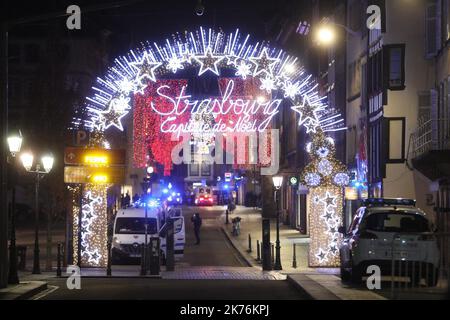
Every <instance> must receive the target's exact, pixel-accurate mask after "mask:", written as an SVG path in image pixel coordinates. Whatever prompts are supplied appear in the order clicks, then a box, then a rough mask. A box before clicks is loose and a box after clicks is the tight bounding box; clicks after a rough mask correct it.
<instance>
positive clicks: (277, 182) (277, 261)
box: [272, 176, 283, 270]
mask: <svg viewBox="0 0 450 320" xmlns="http://www.w3.org/2000/svg"><path fill="white" fill-rule="evenodd" d="M272 180H273V186H274V187H275V194H274V198H275V202H276V204H277V241H276V244H275V265H274V266H273V269H274V270H283V268H282V267H281V257H280V249H281V247H280V202H279V201H278V190H280V189H281V186H282V185H283V177H282V176H275V177H273V178H272Z"/></svg>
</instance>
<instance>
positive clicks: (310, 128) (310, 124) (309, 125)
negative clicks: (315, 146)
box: [305, 120, 319, 133]
mask: <svg viewBox="0 0 450 320" xmlns="http://www.w3.org/2000/svg"><path fill="white" fill-rule="evenodd" d="M318 127H319V123H318V122H315V121H313V120H308V121H307V122H306V123H305V128H306V133H310V132H314V133H316V132H317V128H318Z"/></svg>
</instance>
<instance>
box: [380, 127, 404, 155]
mask: <svg viewBox="0 0 450 320" xmlns="http://www.w3.org/2000/svg"><path fill="white" fill-rule="evenodd" d="M384 120H385V127H384V129H385V132H386V137H387V138H388V139H389V140H388V145H387V146H386V152H387V157H386V159H387V162H388V163H403V162H405V123H406V120H405V118H385V119H384Z"/></svg>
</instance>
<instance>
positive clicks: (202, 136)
mask: <svg viewBox="0 0 450 320" xmlns="http://www.w3.org/2000/svg"><path fill="white" fill-rule="evenodd" d="M186 69H195V70H197V75H198V77H202V76H204V75H206V74H210V75H215V76H217V77H219V76H220V74H221V71H222V70H224V69H228V70H232V72H233V75H234V78H233V79H227V80H226V81H225V83H224V84H223V86H222V90H221V95H222V96H221V97H218V98H217V97H216V98H215V99H212V98H211V99H204V100H201V101H199V100H195V98H192V96H190V95H188V94H186V92H183V90H184V89H183V88H185V87H186V86H187V84H186V83H185V82H183V80H173V79H174V76H176V75H178V74H179V72H180V71H182V70H186ZM167 78H170V79H171V80H168V79H167ZM161 81H163V82H161ZM171 81H172V82H171ZM248 81H251V83H252V84H253V85H254V86H256V89H257V90H258V91H259V94H258V96H256V95H252V96H251V97H247V98H246V99H245V98H242V97H239V99H236V100H232V99H230V97H233V94H235V91H236V88H237V87H238V86H239V85H242V83H246V82H248ZM92 89H93V94H92V95H91V96H89V97H87V99H86V103H85V111H86V114H87V118H86V119H74V125H75V126H80V125H83V126H84V127H87V128H89V129H90V130H92V131H96V132H104V131H105V130H107V129H110V128H116V129H118V130H123V129H124V128H123V124H122V120H123V118H124V117H125V116H127V115H128V114H129V113H130V112H131V110H133V109H135V110H134V112H136V108H137V107H138V106H139V104H142V105H145V108H143V109H140V110H139V113H145V116H143V117H144V118H145V119H146V121H147V123H146V124H145V125H144V123H140V122H139V121H142V119H143V118H142V117H141V118H138V120H136V118H135V122H136V121H138V122H139V123H137V124H136V123H135V128H136V126H137V127H155V128H158V126H159V131H155V132H154V134H153V135H152V137H151V139H150V140H151V141H146V143H147V145H148V146H149V147H150V148H151V154H152V156H153V157H154V159H153V160H155V161H156V162H160V163H162V164H164V166H166V169H167V170H166V173H167V172H170V163H168V162H169V159H168V157H170V151H171V149H172V147H173V146H174V144H176V142H173V141H170V135H169V134H173V133H174V132H175V131H176V132H178V134H179V133H180V131H181V130H184V133H186V132H188V133H190V134H191V135H192V137H193V140H194V141H195V143H197V144H202V143H203V144H206V145H209V144H211V143H212V138H213V136H214V135H215V134H216V133H218V132H219V133H225V132H227V131H234V132H243V133H245V132H248V131H255V132H258V131H264V130H266V129H268V128H269V126H270V123H271V121H270V120H271V119H272V118H273V117H274V116H275V115H276V114H278V113H279V111H280V110H279V109H280V107H281V103H280V102H281V101H284V100H289V101H290V102H291V105H292V107H291V109H292V111H293V112H294V114H298V115H299V125H301V126H303V127H304V128H305V129H306V132H307V134H309V135H311V137H312V138H313V141H315V140H317V139H322V140H323V139H326V136H325V135H326V133H327V132H332V131H339V130H345V128H344V121H343V119H342V118H341V116H340V114H338V113H337V112H336V111H335V110H334V109H332V108H329V107H328V106H327V105H326V101H325V100H326V97H321V96H320V95H319V93H318V85H317V83H316V82H315V81H314V80H313V78H312V76H311V75H310V74H308V73H307V72H306V70H305V68H304V67H303V66H302V65H301V63H300V61H299V59H298V58H296V57H293V56H291V55H289V54H287V53H286V52H284V51H283V50H280V49H277V48H272V47H271V46H270V45H269V44H268V43H266V42H251V41H250V36H248V35H247V36H243V35H242V34H241V33H240V32H239V30H238V29H237V30H235V31H234V32H231V33H225V32H223V31H218V32H216V31H214V30H212V29H204V28H202V27H200V28H199V29H198V30H196V31H195V32H184V33H176V34H174V35H172V37H171V38H170V39H167V40H166V41H164V42H163V43H161V44H157V43H150V42H143V43H141V46H140V47H139V48H136V49H134V50H131V51H129V52H128V53H127V54H126V55H124V56H121V57H118V58H116V59H115V60H114V63H113V65H112V66H111V67H110V68H109V69H108V70H107V72H106V75H105V76H103V77H102V78H97V81H96V84H95V86H94V87H92ZM149 92H151V93H152V94H151V96H152V97H151V98H149ZM227 92H230V96H228V97H227ZM155 93H156V96H158V97H156V98H155V97H154V96H155ZM261 96H263V97H266V98H265V99H260V97H261ZM176 97H177V98H178V99H175V98H176ZM225 98H228V100H227V101H224V100H225ZM158 99H160V100H161V99H163V100H164V99H165V104H164V103H158ZM172 100H173V102H171V103H172V104H173V105H171V103H168V101H169V102H170V101H172ZM237 101H240V102H239V103H241V104H243V105H244V106H248V109H245V107H242V110H247V111H248V112H250V111H249V110H259V111H261V114H262V115H261V117H260V118H259V119H257V120H256V125H254V126H250V125H247V126H246V125H243V126H240V127H237V126H233V125H232V124H234V123H235V122H236V121H231V118H230V116H234V117H238V118H239V117H244V118H245V116H246V115H248V114H246V113H245V112H244V111H242V115H239V114H238V112H237V111H236V105H237ZM160 102H161V101H160ZM225 103H228V108H227V107H224V105H225ZM233 103H234V108H232V107H230V106H229V105H230V104H233ZM133 105H134V108H133V107H132V106H133ZM230 110H232V111H230ZM139 119H140V120H139ZM149 119H150V123H149V122H148V120H149ZM245 119H247V118H245ZM233 120H236V119H233ZM247 120H248V119H247ZM238 121H239V120H238ZM221 122H222V123H224V126H217V123H221ZM231 123H232V124H231ZM314 139H315V140H314ZM330 150H331V149H330ZM330 150H328V153H327V155H326V156H325V157H323V159H321V160H320V161H319V162H317V161H315V160H314V157H316V156H314V157H313V163H314V164H313V168H311V165H310V166H309V167H308V168H307V170H306V173H305V175H304V176H303V181H304V183H305V184H306V185H308V186H309V187H310V188H311V190H316V191H318V190H317V189H314V188H320V187H322V189H320V190H321V191H320V192H325V193H324V194H319V195H318V197H319V198H320V199H319V200H318V202H317V203H313V204H312V205H311V208H312V211H311V212H310V214H312V215H317V214H322V213H323V212H325V214H326V213H330V212H331V211H332V210H331V209H332V208H334V205H337V206H342V200H340V202H339V201H338V202H336V201H333V202H332V203H331V204H328V202H326V203H327V205H326V206H325V209H323V206H322V207H321V203H322V202H323V201H322V199H324V198H327V199H328V200H326V201H329V199H330V197H329V196H336V197H341V195H340V194H337V195H336V192H338V191H339V190H341V189H342V186H344V185H345V183H344V182H346V181H348V175H347V173H346V170H345V168H344V167H343V166H342V165H341V164H340V163H338V162H337V161H336V160H335V159H334V155H333V152H330ZM317 152H324V153H325V152H327V151H326V150H325V147H323V148H322V149H320V150H317ZM316 158H317V157H316ZM316 160H317V159H316ZM316 162H317V163H316ZM323 188H325V189H323ZM327 188H328V189H327ZM330 188H331V189H330ZM318 192H319V191H318ZM320 192H319V193H320ZM318 208H319V209H318ZM316 210H319V211H320V210H322V212H319V213H318V212H316ZM333 212H334V213H335V214H336V215H337V214H338V213H339V212H342V208H340V211H339V210H334V211H333ZM334 220H335V221H334V223H337V222H338V221H337V220H336V219H334ZM324 225H325V226H326V227H327V228H328V227H329V224H327V223H325V224H324ZM333 226H334V224H333ZM333 230H334V229H333ZM333 236H334V234H333ZM330 237H331V236H330ZM318 241H319V240H318ZM313 242H314V239H313ZM322 244H323V241H321V243H319V245H318V248H319V249H320V250H317V252H314V253H313V254H312V255H311V257H316V258H317V257H318V258H317V259H318V263H316V262H314V263H312V265H316V264H317V265H324V264H327V263H330V262H332V264H334V262H333V261H335V260H336V259H335V257H336V254H335V252H334V247H330V246H329V243H328V242H326V243H325V244H324V246H325V247H324V246H323V245H322ZM333 244H335V242H333ZM330 250H331V251H330ZM323 252H325V253H324V254H323ZM331 256H333V257H331ZM310 260H311V259H310Z"/></svg>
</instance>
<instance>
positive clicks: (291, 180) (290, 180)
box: [289, 177, 298, 187]
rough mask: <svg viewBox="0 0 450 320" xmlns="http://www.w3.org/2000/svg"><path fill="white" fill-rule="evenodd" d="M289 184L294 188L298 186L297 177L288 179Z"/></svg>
mask: <svg viewBox="0 0 450 320" xmlns="http://www.w3.org/2000/svg"><path fill="white" fill-rule="evenodd" d="M289 183H290V184H291V186H293V187H296V186H297V185H298V178H297V177H290V178H289Z"/></svg>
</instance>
